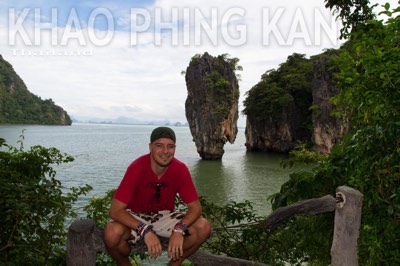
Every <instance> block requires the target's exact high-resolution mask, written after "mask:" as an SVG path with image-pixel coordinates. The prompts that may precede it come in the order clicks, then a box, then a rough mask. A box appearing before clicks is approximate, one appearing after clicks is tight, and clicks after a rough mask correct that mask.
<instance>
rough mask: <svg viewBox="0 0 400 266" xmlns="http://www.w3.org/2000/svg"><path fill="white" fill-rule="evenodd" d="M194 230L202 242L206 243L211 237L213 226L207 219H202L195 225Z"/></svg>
mask: <svg viewBox="0 0 400 266" xmlns="http://www.w3.org/2000/svg"><path fill="white" fill-rule="evenodd" d="M193 227H194V229H195V230H196V234H197V235H198V237H199V238H201V239H202V241H206V240H207V239H208V238H209V237H210V235H211V224H210V223H209V222H208V221H207V219H205V218H203V217H201V218H199V219H198V220H197V221H196V222H195V223H194V224H193Z"/></svg>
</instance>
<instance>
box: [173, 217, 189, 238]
mask: <svg viewBox="0 0 400 266" xmlns="http://www.w3.org/2000/svg"><path fill="white" fill-rule="evenodd" d="M173 231H174V232H176V231H182V235H183V236H190V233H189V229H188V226H187V224H185V223H184V222H183V221H182V220H181V221H179V222H178V223H176V225H175V226H174V229H173Z"/></svg>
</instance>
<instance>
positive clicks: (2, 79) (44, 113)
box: [0, 56, 72, 125]
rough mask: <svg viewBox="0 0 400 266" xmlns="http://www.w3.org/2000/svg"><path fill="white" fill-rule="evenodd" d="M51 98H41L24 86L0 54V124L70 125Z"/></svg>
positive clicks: (69, 119)
mask: <svg viewBox="0 0 400 266" xmlns="http://www.w3.org/2000/svg"><path fill="white" fill-rule="evenodd" d="M71 123H72V121H71V118H70V117H69V116H68V114H67V113H66V112H65V111H64V110H63V109H62V108H61V107H60V106H57V105H56V104H55V103H54V102H53V100H51V99H47V100H42V99H41V98H40V97H38V96H36V95H34V94H32V93H31V92H29V90H28V89H27V88H26V85H25V83H24V82H23V80H22V79H21V78H20V77H19V76H18V75H17V73H15V71H14V69H13V67H12V66H11V64H10V63H8V62H7V61H5V60H4V59H3V58H2V57H1V56H0V124H41V125H71Z"/></svg>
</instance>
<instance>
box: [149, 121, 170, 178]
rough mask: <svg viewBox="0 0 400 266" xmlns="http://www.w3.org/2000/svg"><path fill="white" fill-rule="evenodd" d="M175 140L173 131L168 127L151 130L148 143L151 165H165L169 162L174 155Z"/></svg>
mask: <svg viewBox="0 0 400 266" xmlns="http://www.w3.org/2000/svg"><path fill="white" fill-rule="evenodd" d="M175 140H176V137H175V133H174V131H173V130H172V129H170V128H169V127H158V128H156V129H154V130H153V132H152V133H151V136H150V144H149V149H150V154H151V160H152V167H167V166H168V165H169V164H170V163H171V161H172V159H173V158H174V155H175ZM153 170H156V169H155V168H153ZM155 173H156V172H155Z"/></svg>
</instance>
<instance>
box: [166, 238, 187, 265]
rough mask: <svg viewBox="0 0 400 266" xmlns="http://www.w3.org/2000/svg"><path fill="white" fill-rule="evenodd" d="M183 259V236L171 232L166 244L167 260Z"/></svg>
mask: <svg viewBox="0 0 400 266" xmlns="http://www.w3.org/2000/svg"><path fill="white" fill-rule="evenodd" d="M182 257H183V235H182V234H181V233H178V232H172V234H171V237H170V238H169V243H168V258H171V259H172V260H178V259H180V258H182Z"/></svg>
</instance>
